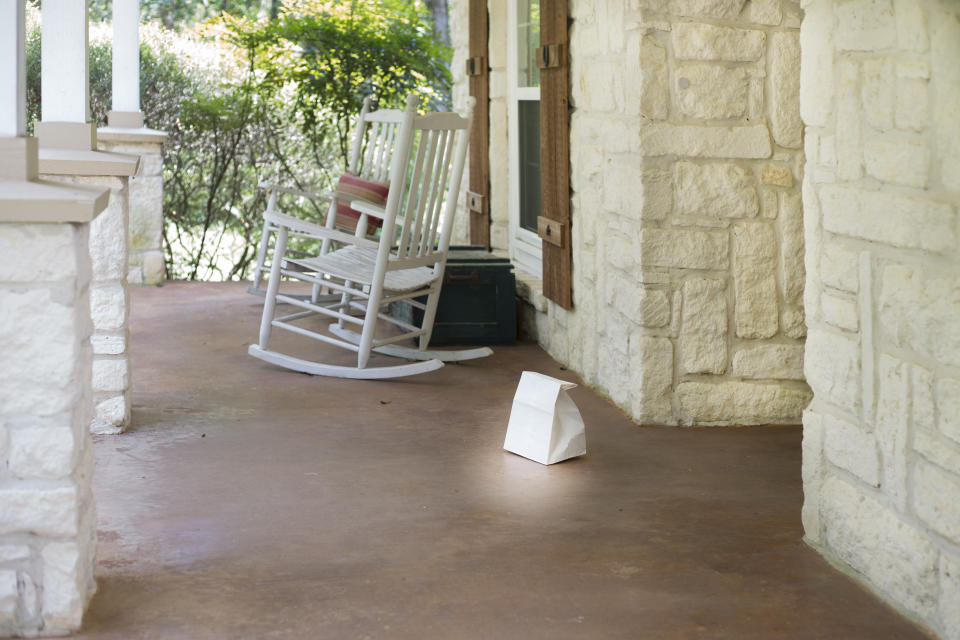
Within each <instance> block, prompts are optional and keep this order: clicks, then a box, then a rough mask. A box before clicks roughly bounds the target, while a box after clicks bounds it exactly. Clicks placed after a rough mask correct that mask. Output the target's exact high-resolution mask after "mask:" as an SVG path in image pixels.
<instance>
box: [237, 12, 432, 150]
mask: <svg viewBox="0 0 960 640" xmlns="http://www.w3.org/2000/svg"><path fill="white" fill-rule="evenodd" d="M227 24H228V26H229V28H230V30H231V31H232V33H233V37H234V41H235V42H236V44H237V45H238V46H239V47H242V48H244V49H246V50H247V51H248V55H249V58H250V60H251V64H252V66H253V68H254V69H255V70H256V71H257V72H259V73H258V76H257V77H258V78H259V79H260V80H259V90H260V91H262V92H267V93H273V94H275V93H277V92H279V91H280V90H281V89H282V88H283V87H292V89H293V93H294V99H293V101H292V102H291V103H290V106H289V110H288V116H289V117H290V119H293V120H296V121H298V122H300V123H301V126H302V129H303V133H304V134H305V135H306V136H307V137H308V138H313V137H315V135H316V133H317V131H316V129H317V128H318V127H321V128H322V127H324V126H325V123H324V121H326V120H330V121H332V124H333V126H334V127H335V128H336V133H337V143H338V145H339V147H340V150H341V153H342V154H343V155H344V156H346V149H347V145H348V137H349V133H348V131H349V123H350V121H351V119H352V118H353V117H354V116H355V114H357V113H358V112H359V111H360V108H361V106H362V105H363V99H364V97H365V96H367V95H370V94H373V95H376V96H377V97H378V99H379V101H380V105H381V106H384V107H386V106H399V105H401V104H402V103H403V100H404V99H405V98H406V96H407V95H408V94H410V93H411V92H417V93H420V95H421V97H422V100H421V105H422V106H423V107H430V108H440V107H442V105H443V104H444V103H446V102H448V101H449V94H448V87H449V85H450V73H449V70H448V69H447V66H446V61H447V60H449V57H450V55H451V52H450V50H449V49H448V48H446V47H444V46H443V45H442V44H440V43H439V42H438V40H437V39H436V36H435V35H434V32H433V28H432V25H431V24H430V17H429V14H428V13H427V12H426V10H425V9H424V7H423V5H421V4H419V3H411V2H409V1H405V0H346V1H337V0H297V1H290V2H287V3H286V5H285V6H284V8H283V9H282V10H281V12H280V17H279V19H278V20H275V21H270V22H254V21H251V20H244V19H238V18H228V22H227Z"/></svg>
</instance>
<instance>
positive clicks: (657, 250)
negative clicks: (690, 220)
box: [640, 228, 729, 270]
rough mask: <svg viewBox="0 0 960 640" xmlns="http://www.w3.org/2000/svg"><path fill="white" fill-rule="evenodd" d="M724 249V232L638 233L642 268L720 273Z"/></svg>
mask: <svg viewBox="0 0 960 640" xmlns="http://www.w3.org/2000/svg"><path fill="white" fill-rule="evenodd" d="M728 245H729V239H728V237H727V233H726V231H699V230H694V229H654V228H649V229H642V230H641V231H640V263H641V264H642V265H643V266H645V267H649V266H656V267H679V268H682V269H720V270H724V269H726V268H727V263H728V260H727V253H728Z"/></svg>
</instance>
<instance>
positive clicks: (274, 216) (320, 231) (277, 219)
mask: <svg viewBox="0 0 960 640" xmlns="http://www.w3.org/2000/svg"><path fill="white" fill-rule="evenodd" d="M263 217H264V219H265V220H267V221H268V222H269V223H270V224H272V225H274V226H276V227H277V228H280V227H286V228H287V229H290V230H291V231H296V232H298V233H303V234H306V235H309V236H313V237H315V238H329V239H330V240H335V241H337V242H341V243H343V244H353V245H358V246H364V247H373V248H376V247H379V246H380V243H378V242H376V241H374V240H367V239H366V238H358V237H357V236H355V235H353V234H350V233H344V232H343V231H340V230H338V229H329V228H327V227H324V226H322V225H319V224H316V223H314V222H307V221H306V220H301V219H300V218H295V217H293V216H290V215H287V214H285V213H280V212H278V211H271V212H267V213H264V214H263Z"/></svg>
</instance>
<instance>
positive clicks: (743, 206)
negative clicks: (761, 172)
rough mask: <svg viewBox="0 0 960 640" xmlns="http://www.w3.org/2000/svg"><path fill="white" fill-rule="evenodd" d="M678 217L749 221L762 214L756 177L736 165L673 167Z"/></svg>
mask: <svg viewBox="0 0 960 640" xmlns="http://www.w3.org/2000/svg"><path fill="white" fill-rule="evenodd" d="M673 185H674V199H673V202H674V209H675V212H676V213H677V215H681V216H697V217H704V218H750V217H753V216H756V215H757V213H758V212H759V210H760V204H759V200H758V198H757V189H756V186H755V181H754V178H753V174H752V173H751V172H749V171H747V170H745V169H744V168H743V167H739V166H737V165H735V164H726V163H724V164H704V165H700V164H694V163H692V162H677V163H676V164H675V165H674V166H673Z"/></svg>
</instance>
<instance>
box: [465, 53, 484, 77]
mask: <svg viewBox="0 0 960 640" xmlns="http://www.w3.org/2000/svg"><path fill="white" fill-rule="evenodd" d="M485 62H486V60H485V59H484V57H483V56H476V57H473V58H467V75H468V76H479V75H483V72H484V71H486V67H485Z"/></svg>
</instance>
